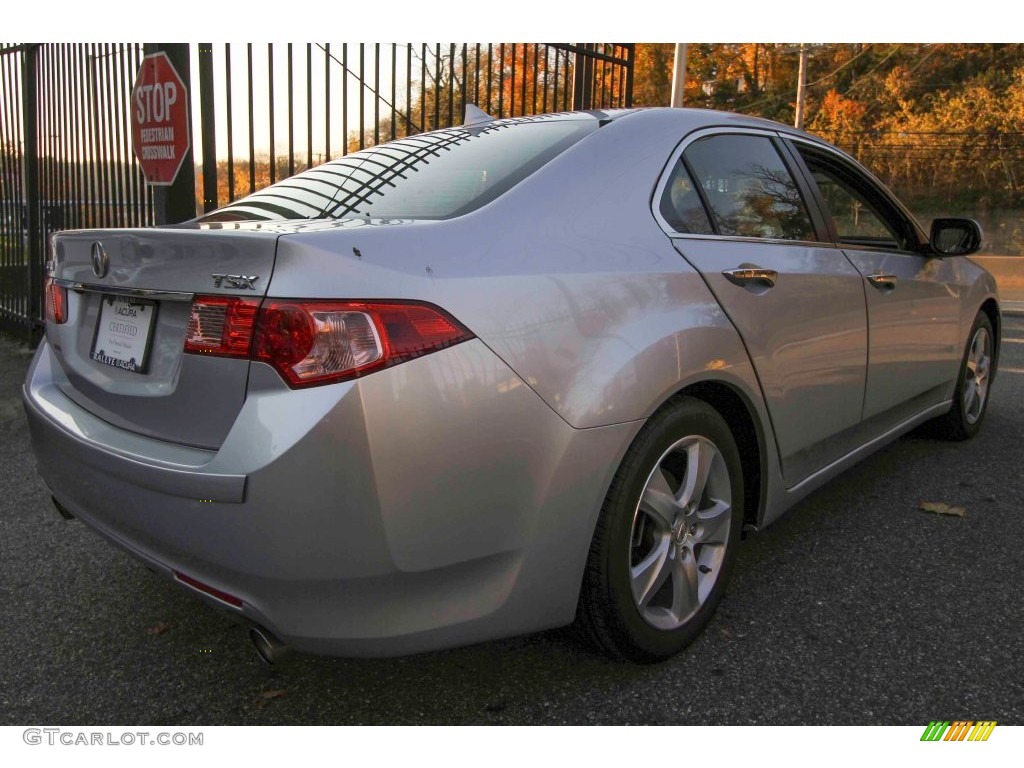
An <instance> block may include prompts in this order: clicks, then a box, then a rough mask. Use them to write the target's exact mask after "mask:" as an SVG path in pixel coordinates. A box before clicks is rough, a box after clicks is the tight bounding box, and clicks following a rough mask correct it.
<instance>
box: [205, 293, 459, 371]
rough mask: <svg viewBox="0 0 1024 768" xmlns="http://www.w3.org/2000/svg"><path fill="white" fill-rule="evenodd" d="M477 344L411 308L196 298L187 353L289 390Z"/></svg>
mask: <svg viewBox="0 0 1024 768" xmlns="http://www.w3.org/2000/svg"><path fill="white" fill-rule="evenodd" d="M471 338H473V334H472V333H470V331H469V330H467V329H466V328H464V327H463V326H462V325H461V324H459V322H458V321H457V320H455V319H454V318H453V317H451V316H450V315H448V314H447V313H446V312H445V311H444V310H442V309H440V308H439V307H435V306H432V305H429V304H417V303H413V302H400V301H390V302H380V303H377V302H361V301H360V302H356V301H306V300H295V301H282V300H280V299H266V300H265V301H264V302H263V304H262V305H260V303H259V302H258V301H257V300H255V299H241V298H236V297H231V296H199V297H197V298H196V299H195V300H194V301H193V303H192V314H191V316H190V317H189V323H188V331H187V333H186V335H185V351H186V352H192V353H194V354H206V355H217V356H221V357H247V358H249V359H251V360H259V361H260V362H264V363H267V364H269V365H271V366H273V367H274V369H275V370H277V372H278V373H279V374H281V377H282V378H283V379H284V380H285V382H287V384H288V386H290V387H292V388H298V387H313V386H318V385H320V384H330V383H333V382H336V381H344V380H346V379H354V378H356V377H357V376H362V375H364V374H366V373H369V372H371V371H375V370H378V369H380V368H387V367H389V366H392V365H397V364H398V363H402V362H405V361H406V360H412V359H413V358H416V357H420V356H422V355H426V354H429V353H431V352H436V351H437V350H439V349H444V348H445V347H450V346H451V345H453V344H458V343H459V342H462V341H466V340H467V339H471Z"/></svg>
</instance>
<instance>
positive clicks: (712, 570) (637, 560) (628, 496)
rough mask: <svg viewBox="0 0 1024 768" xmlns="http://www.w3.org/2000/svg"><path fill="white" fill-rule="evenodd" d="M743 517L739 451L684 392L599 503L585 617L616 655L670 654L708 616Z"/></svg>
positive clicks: (644, 658)
mask: <svg viewBox="0 0 1024 768" xmlns="http://www.w3.org/2000/svg"><path fill="white" fill-rule="evenodd" d="M742 523H743V476H742V467H741V463H740V456H739V450H738V449H737V447H736V441H735V439H734V438H733V436H732V433H731V431H730V430H729V427H728V425H727V424H726V422H725V420H724V419H723V418H722V417H721V416H720V415H719V414H718V413H717V412H716V411H715V410H714V409H713V408H711V407H710V406H709V405H707V404H706V403H704V402H702V401H700V400H696V399H694V398H689V397H681V398H679V399H677V400H676V401H674V402H673V403H672V404H670V405H669V406H667V407H666V408H665V409H664V410H663V411H661V412H659V413H658V414H657V415H656V416H655V417H653V418H652V420H651V422H649V423H648V424H647V425H646V426H645V428H644V429H643V431H642V432H641V433H640V435H639V436H638V437H637V439H636V440H635V441H634V443H633V445H632V446H631V447H630V449H629V451H628V452H627V454H626V457H625V458H624V459H623V462H622V465H621V466H620V467H619V470H618V472H617V473H616V475H615V478H614V480H613V482H612V486H611V489H610V490H609V492H608V496H607V498H606V500H605V503H604V506H603V508H602V510H601V516H600V519H599V521H598V524H597V529H596V531H595V534H594V539H593V542H592V544H591V548H590V555H589V558H588V561H587V569H586V575H585V577H584V582H583V588H582V591H581V594H580V607H579V612H578V613H579V621H580V624H581V625H582V626H583V628H584V629H585V630H586V631H587V633H588V634H589V635H590V636H591V638H592V639H593V640H595V641H596V642H597V644H598V645H599V646H600V647H601V648H602V649H604V650H605V651H606V652H608V653H610V654H611V655H613V656H615V657H620V658H627V659H631V660H633V661H639V662H651V661H660V660H662V659H666V658H668V657H670V656H672V655H674V654H675V653H677V652H678V651H680V650H681V649H682V648H683V647H685V646H686V645H687V644H689V643H690V642H691V641H692V640H693V639H694V638H695V637H697V635H698V634H699V633H700V631H701V630H702V629H703V628H704V626H705V625H706V624H707V622H708V620H709V619H710V618H711V615H712V614H713V613H714V611H715V608H716V606H717V605H718V602H719V600H720V599H721V597H722V594H723V592H724V590H725V585H726V581H727V580H728V577H729V571H730V567H731V563H732V560H733V558H734V555H735V550H736V545H737V543H738V541H739V535H740V529H741V527H742Z"/></svg>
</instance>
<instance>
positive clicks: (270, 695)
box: [256, 688, 286, 707]
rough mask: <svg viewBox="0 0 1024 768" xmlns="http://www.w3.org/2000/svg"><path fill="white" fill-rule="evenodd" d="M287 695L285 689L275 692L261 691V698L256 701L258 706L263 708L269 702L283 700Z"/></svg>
mask: <svg viewBox="0 0 1024 768" xmlns="http://www.w3.org/2000/svg"><path fill="white" fill-rule="evenodd" d="M285 693H286V691H285V690H284V689H283V688H279V689H277V690H273V691H260V695H259V698H257V699H256V706H257V707H262V706H264V705H265V704H266V703H267V702H268V701H272V700H273V699H283V698H284V696H285Z"/></svg>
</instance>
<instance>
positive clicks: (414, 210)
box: [199, 115, 599, 223]
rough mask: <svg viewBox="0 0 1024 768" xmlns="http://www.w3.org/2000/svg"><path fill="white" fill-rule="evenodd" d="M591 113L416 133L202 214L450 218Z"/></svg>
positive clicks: (582, 130) (483, 199) (575, 135)
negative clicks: (561, 117)
mask: <svg viewBox="0 0 1024 768" xmlns="http://www.w3.org/2000/svg"><path fill="white" fill-rule="evenodd" d="M598 124H599V123H598V121H597V119H596V118H594V117H591V116H589V115H573V116H572V117H571V118H569V117H568V116H566V118H563V119H551V118H547V119H540V120H538V119H531V118H522V119H518V120H508V121H502V122H500V123H493V124H486V125H483V126H478V127H470V128H450V129H447V130H441V131H433V132H431V133H421V134H417V135H415V136H409V137H407V138H404V139H398V140H397V141H392V142H389V143H387V144H381V145H379V146H376V147H371V148H370V149H364V150H361V151H359V152H355V153H353V154H351V155H347V156H345V157H343V158H340V159H338V160H333V161H331V162H329V163H324V164H323V165H319V166H317V167H316V168H311V169H309V170H307V171H303V172H302V173H300V174H297V175H295V176H292V177H290V178H288V179H284V180H283V181H280V182H278V183H277V184H273V185H271V186H269V187H267V188H266V189H262V190H260V191H259V192H255V193H253V194H251V195H249V196H248V197H245V198H242V199H241V200H237V201H235V202H234V203H231V204H230V205H227V206H225V207H223V208H220V209H218V210H216V211H213V212H212V213H210V214H208V215H206V216H203V217H202V218H200V219H199V221H200V222H204V223H205V222H229V221H274V220H281V219H324V218H329V219H341V218H346V217H355V216H366V217H372V218H402V219H406V218H408V219H448V218H453V217H455V216H461V215H462V214H465V213H468V212H470V211H472V210H475V209H477V208H479V207H481V206H483V205H486V204H487V203H489V202H490V201H491V200H494V199H495V198H496V197H498V196H499V195H501V194H502V193H503V192H505V191H506V190H508V189H510V188H511V187H512V186H514V185H515V184H517V183H519V182H520V181H522V180H523V179H525V178H526V177H527V176H529V175H530V174H531V173H533V172H534V171H536V170H537V169H538V168H540V167H541V166H542V165H544V164H545V163H547V162H548V161H550V160H551V159H552V158H554V157H555V156H556V155H558V154H559V153H560V152H563V151H564V150H566V149H567V148H568V147H570V146H572V145H573V144H575V143H576V142H577V141H579V140H580V139H582V138H583V137H584V136H586V135H587V134H589V133H591V132H593V131H594V130H595V129H596V128H597V127H598Z"/></svg>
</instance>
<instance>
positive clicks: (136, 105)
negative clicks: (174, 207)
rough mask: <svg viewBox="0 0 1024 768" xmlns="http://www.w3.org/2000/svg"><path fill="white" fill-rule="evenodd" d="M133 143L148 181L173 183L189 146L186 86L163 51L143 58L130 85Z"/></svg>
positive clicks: (151, 182) (164, 183) (161, 183)
mask: <svg viewBox="0 0 1024 768" xmlns="http://www.w3.org/2000/svg"><path fill="white" fill-rule="evenodd" d="M131 112H132V146H133V148H134V149H135V156H136V157H137V158H139V163H140V164H141V166H142V173H143V174H144V175H145V177H146V181H148V182H149V183H150V184H159V185H168V184H172V183H173V182H174V179H175V177H176V176H177V175H178V170H179V169H180V168H181V164H182V163H183V162H184V161H185V156H186V155H187V154H188V150H189V147H191V146H192V144H191V139H190V137H189V125H188V89H186V88H185V83H184V82H182V80H181V78H180V77H179V76H178V73H177V71H176V70H175V69H174V65H173V64H171V60H170V59H168V58H167V54H166V53H154V54H151V55H149V56H147V57H146V58H144V59H143V60H142V66H140V67H139V74H138V77H136V78H135V87H134V88H132V109H131Z"/></svg>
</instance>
